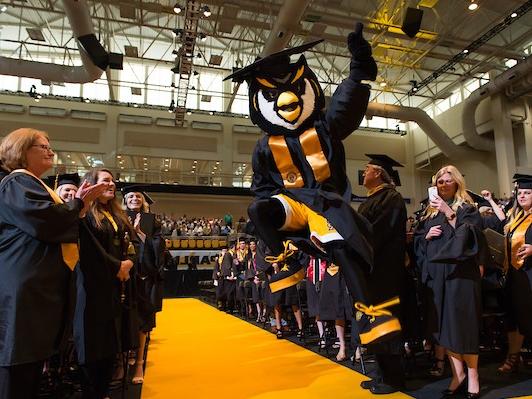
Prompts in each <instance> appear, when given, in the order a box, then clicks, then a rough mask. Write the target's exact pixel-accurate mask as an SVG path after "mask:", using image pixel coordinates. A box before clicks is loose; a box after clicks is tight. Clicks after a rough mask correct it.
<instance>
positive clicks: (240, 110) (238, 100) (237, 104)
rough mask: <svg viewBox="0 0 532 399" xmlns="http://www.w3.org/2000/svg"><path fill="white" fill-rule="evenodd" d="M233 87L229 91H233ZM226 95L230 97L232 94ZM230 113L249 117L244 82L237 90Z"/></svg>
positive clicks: (246, 90)
mask: <svg viewBox="0 0 532 399" xmlns="http://www.w3.org/2000/svg"><path fill="white" fill-rule="evenodd" d="M234 87H235V86H232V88H231V90H234ZM227 94H228V95H232V94H233V92H232V91H231V92H230V93H227ZM231 112H234V113H235V114H246V115H249V100H248V85H247V83H246V82H242V84H241V85H240V87H239V88H238V92H237V93H236V96H235V99H234V101H233V105H231Z"/></svg>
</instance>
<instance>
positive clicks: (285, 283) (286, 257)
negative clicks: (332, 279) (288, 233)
mask: <svg viewBox="0 0 532 399" xmlns="http://www.w3.org/2000/svg"><path fill="white" fill-rule="evenodd" d="M248 215H249V218H250V219H251V221H252V222H253V224H254V225H255V231H256V232H257V235H258V236H259V237H260V239H261V240H262V241H264V243H265V244H266V246H267V247H268V248H269V249H270V251H271V253H272V254H274V256H266V257H265V260H266V261H267V262H269V263H271V264H277V267H278V270H277V272H276V273H275V274H273V275H272V276H271V278H270V280H269V285H270V290H271V292H272V293H274V292H277V291H280V290H283V289H285V288H288V287H291V286H293V285H296V284H297V283H298V282H300V281H301V280H302V279H303V278H305V269H304V268H303V267H302V265H301V264H300V263H299V262H298V261H297V260H296V257H295V256H293V255H294V254H295V251H294V250H293V249H291V248H290V242H289V241H285V242H283V236H282V235H281V234H280V233H279V229H280V228H281V227H283V225H284V224H285V220H286V214H285V210H284V206H283V204H282V203H281V202H280V201H279V200H278V199H276V198H268V199H261V200H257V201H254V202H253V203H252V204H251V205H250V206H249V208H248Z"/></svg>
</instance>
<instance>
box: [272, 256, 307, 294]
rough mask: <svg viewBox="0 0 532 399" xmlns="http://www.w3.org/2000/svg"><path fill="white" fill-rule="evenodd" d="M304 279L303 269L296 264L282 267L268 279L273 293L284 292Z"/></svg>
mask: <svg viewBox="0 0 532 399" xmlns="http://www.w3.org/2000/svg"><path fill="white" fill-rule="evenodd" d="M304 278H305V269H304V268H303V267H302V266H301V265H298V264H294V263H293V264H290V265H289V266H288V265H287V266H285V267H283V268H282V269H281V270H280V271H279V272H278V273H276V274H274V275H272V277H271V279H270V283H269V284H270V290H271V291H272V293H273V292H277V291H281V290H284V289H285V288H288V287H292V286H293V285H296V284H297V283H299V282H300V281H301V280H303V279H304Z"/></svg>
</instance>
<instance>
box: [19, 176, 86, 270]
mask: <svg viewBox="0 0 532 399" xmlns="http://www.w3.org/2000/svg"><path fill="white" fill-rule="evenodd" d="M16 172H20V173H25V174H27V175H30V176H32V177H34V178H36V179H37V180H38V181H39V182H40V183H41V184H42V185H43V187H44V188H45V189H46V191H48V194H50V197H52V200H53V201H54V203H56V204H63V203H64V202H63V200H62V199H61V197H59V195H57V194H56V193H55V191H54V190H52V189H51V188H50V187H48V186H47V185H46V184H45V183H44V182H43V181H42V180H41V179H39V178H38V177H37V176H35V175H34V174H33V173H31V172H30V171H29V170H26V169H15V170H14V171H13V172H11V173H16ZM61 254H62V256H63V261H64V262H65V263H66V265H67V266H68V268H69V269H70V270H74V268H75V267H76V264H77V263H78V260H79V249H78V244H74V243H61Z"/></svg>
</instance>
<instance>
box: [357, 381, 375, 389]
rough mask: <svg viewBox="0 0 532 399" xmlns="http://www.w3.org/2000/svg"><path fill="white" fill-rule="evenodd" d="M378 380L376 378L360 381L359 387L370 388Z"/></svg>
mask: <svg viewBox="0 0 532 399" xmlns="http://www.w3.org/2000/svg"><path fill="white" fill-rule="evenodd" d="M378 383H379V382H378V381H377V380H369V381H362V382H361V383H360V387H361V388H362V389H371V387H372V386H373V385H375V384H378Z"/></svg>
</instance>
